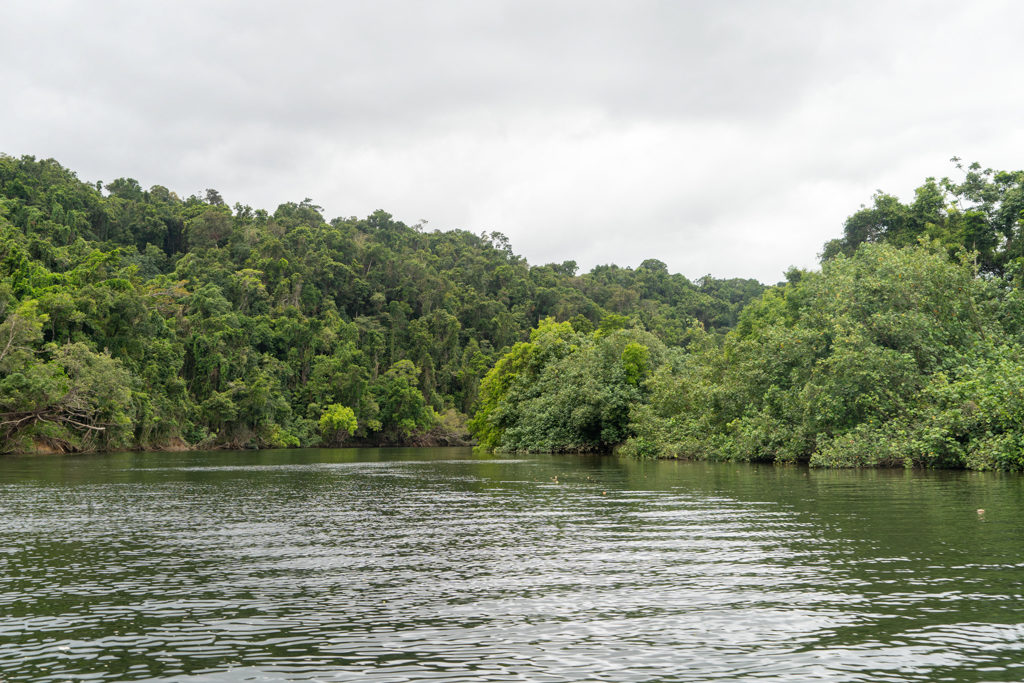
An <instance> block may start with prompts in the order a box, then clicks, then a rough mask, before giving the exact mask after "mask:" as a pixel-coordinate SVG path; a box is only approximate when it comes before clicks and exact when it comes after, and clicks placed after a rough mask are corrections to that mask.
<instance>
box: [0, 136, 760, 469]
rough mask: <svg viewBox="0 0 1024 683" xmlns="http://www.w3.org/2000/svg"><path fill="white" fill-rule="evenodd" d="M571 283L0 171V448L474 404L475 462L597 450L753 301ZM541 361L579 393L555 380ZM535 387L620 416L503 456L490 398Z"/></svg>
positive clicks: (123, 185)
mask: <svg viewBox="0 0 1024 683" xmlns="http://www.w3.org/2000/svg"><path fill="white" fill-rule="evenodd" d="M576 271H577V267H576V264H575V263H574V262H572V261H567V262H565V263H562V264H548V265H543V266H531V265H529V264H528V263H527V262H526V261H525V260H524V259H523V258H522V257H520V256H517V255H516V254H515V253H513V251H512V249H511V247H510V245H509V243H508V240H507V239H506V238H505V237H504V236H503V235H501V234H499V233H490V234H488V233H482V234H480V235H476V234H473V233H470V232H466V231H461V230H454V231H448V232H439V231H425V230H423V229H422V227H421V226H412V227H410V226H406V225H404V224H402V223H400V222H397V221H395V220H393V219H392V217H391V216H390V215H389V214H387V213H385V212H383V211H378V212H376V213H374V214H372V215H371V216H369V217H367V218H365V219H356V218H336V219H334V220H332V221H326V220H325V219H324V218H323V216H322V215H321V212H320V208H319V207H317V206H315V205H314V204H312V203H311V201H310V200H308V199H306V200H304V201H302V202H299V203H288V204H283V205H281V206H279V207H278V208H277V209H276V210H275V211H274V212H273V213H269V212H267V211H264V210H260V209H253V208H251V207H248V206H240V205H235V206H234V207H230V206H228V205H227V204H226V203H225V202H224V200H223V199H222V198H221V196H220V194H219V193H218V192H216V191H214V190H207V191H206V192H205V194H204V195H203V196H190V197H187V198H184V199H182V198H180V197H179V196H178V195H176V194H175V193H173V192H171V191H170V190H168V189H167V188H165V187H161V186H154V187H151V188H149V190H144V189H143V188H142V187H140V185H139V183H138V182H137V181H135V180H131V179H125V178H121V179H117V180H114V181H113V182H110V183H108V184H106V185H105V186H104V185H102V184H101V183H96V184H95V185H90V184H87V183H83V182H81V181H80V180H78V178H77V177H76V176H75V174H74V173H73V172H71V171H69V170H67V169H65V168H63V167H61V166H60V164H58V163H57V162H55V161H53V160H36V159H35V158H32V157H22V158H20V159H16V158H13V157H9V156H3V155H0V321H2V322H0V452H12V451H36V450H54V451H60V452H75V451H86V450H111V449H126V448H128V449H133V448H187V447H202V448H216V447H295V446H314V445H327V446H331V445H339V444H343V443H344V444H438V443H460V442H463V441H464V440H466V439H468V438H469V434H468V433H467V430H466V428H467V424H466V423H467V416H468V415H471V414H473V413H474V412H476V411H477V409H478V406H484V408H483V409H482V411H481V412H480V413H478V415H477V418H476V419H475V420H474V425H476V427H475V428H476V429H477V433H478V434H480V435H481V438H482V440H483V441H484V443H485V444H487V445H488V446H491V447H495V446H502V445H510V446H513V447H514V448H516V449H518V450H532V449H536V448H538V447H541V446H543V447H547V448H549V449H554V450H593V449H597V448H609V447H612V446H616V445H619V444H621V443H623V442H625V441H626V440H627V439H629V438H630V437H633V436H635V435H636V434H638V433H639V432H638V431H637V426H635V425H634V423H633V422H632V421H631V420H632V417H631V416H632V412H631V411H632V410H633V409H637V410H638V411H639V410H640V409H641V408H645V409H650V408H652V407H653V406H651V405H650V398H651V397H652V396H655V395H659V394H658V392H660V391H662V389H660V388H659V386H660V385H659V384H658V383H657V382H659V381H660V382H662V383H664V382H665V381H667V378H668V375H666V374H665V373H666V372H667V369H668V368H673V369H678V370H679V371H682V367H683V365H682V361H681V360H680V359H682V358H685V357H686V353H685V352H684V350H683V349H685V348H687V347H692V346H693V344H694V342H695V341H696V343H697V348H699V349H700V350H701V351H700V352H701V353H704V352H705V351H704V349H705V348H706V347H707V348H710V347H714V346H715V345H717V344H720V343H721V342H722V336H723V334H724V332H725V331H727V330H729V329H730V328H732V327H734V326H735V324H736V322H737V320H738V318H739V312H740V310H741V309H742V308H743V307H744V306H745V305H746V304H747V303H748V302H750V301H752V300H754V299H755V298H757V297H758V296H760V294H761V293H762V291H763V290H764V287H763V286H762V285H760V284H759V283H758V282H756V281H754V280H740V279H732V280H718V279H714V278H711V277H704V278H702V279H700V280H698V281H697V282H691V281H689V280H687V279H686V278H685V277H683V276H682V275H673V274H670V273H669V272H668V271H667V269H666V267H665V264H663V263H661V262H660V261H656V260H649V261H645V262H644V263H643V264H641V265H640V267H638V268H636V269H635V270H634V269H631V268H620V267H617V266H601V267H598V268H595V269H594V270H593V271H592V272H590V273H587V274H584V275H577V273H576ZM538 326H540V327H539V329H538V330H537V331H534V332H533V333H531V328H537V327H538ZM548 336H552V337H557V339H559V340H563V341H564V342H565V344H564V345H563V347H560V350H557V351H552V352H551V354H550V355H549V356H545V357H543V358H539V357H534V356H531V357H530V358H527V359H526V360H522V359H520V360H521V361H522V362H523V363H525V365H524V367H523V370H522V374H521V375H519V376H515V377H511V378H510V377H509V376H508V373H509V371H510V369H511V368H512V366H513V364H514V363H513V362H511V361H507V360H506V361H504V362H502V363H500V364H499V367H501V368H504V369H505V373H506V374H505V375H503V376H502V377H501V378H497V379H491V380H489V382H485V387H486V389H485V391H483V392H481V380H482V378H483V377H484V375H485V374H486V373H488V371H489V369H490V368H491V367H492V366H493V365H494V363H495V362H496V361H498V360H499V359H505V358H507V356H506V354H510V355H511V356H512V357H515V358H519V357H520V356H522V355H523V354H524V348H527V349H534V348H536V347H537V346H540V345H543V344H544V343H546V342H545V340H546V339H547V337H548ZM527 339H533V341H531V342H526V340H527ZM524 343H525V344H526V346H524ZM560 343H561V342H560ZM559 354H561V356H559ZM527 355H529V354H527ZM535 355H536V354H535ZM556 356H559V359H560V361H564V362H565V364H566V372H567V376H569V377H572V378H573V381H578V382H580V385H579V386H578V387H577V386H576V385H568V384H566V385H560V384H559V383H557V382H556V383H553V384H552V382H551V373H554V372H558V371H559V370H558V369H557V368H554V367H553V366H552V362H553V359H554V358H555V357H556ZM576 361H578V365H579V367H576V365H574V363H576ZM516 362H520V361H516ZM517 367H518V366H517ZM598 370H600V372H598ZM601 372H603V373H605V374H607V375H608V378H610V379H609V383H608V384H607V385H606V384H605V380H606V379H607V378H606V377H605V376H604V375H602V374H600V373H601ZM529 373H535V374H537V375H538V376H539V375H541V374H544V373H547V375H546V379H545V381H546V382H548V384H544V383H543V382H542V383H539V384H538V387H549V388H550V396H547V397H542V398H543V400H549V401H551V402H552V403H554V404H559V405H563V407H564V404H565V402H566V401H570V402H571V400H572V399H573V398H574V396H567V395H566V392H567V391H569V390H570V388H572V389H579V390H580V391H583V392H592V393H593V398H591V394H590V393H588V394H587V395H586V396H584V397H583V401H582V403H581V405H588V403H587V402H595V401H596V402H600V401H603V400H605V399H604V398H599V397H605V396H606V395H613V399H614V405H613V406H611V407H608V406H604V405H603V404H602V405H600V406H597V407H596V408H595V410H596V412H595V413H594V414H593V415H590V416H589V417H588V418H587V419H589V420H590V422H587V423H586V424H583V423H582V422H581V423H579V425H578V427H576V429H578V433H576V432H573V433H571V434H569V435H568V436H566V437H564V438H563V437H558V438H555V437H554V436H549V435H547V434H545V433H536V434H535V433H534V432H530V433H529V434H526V433H525V432H524V433H523V436H521V437H519V438H518V440H516V441H510V440H509V439H511V436H509V435H510V434H512V433H516V430H515V429H512V428H509V427H507V426H506V425H505V423H503V422H501V421H500V420H501V419H505V418H500V419H499V420H498V422H495V419H497V417H496V416H498V415H499V414H500V415H504V414H505V413H508V412H509V410H510V409H508V408H507V406H506V404H507V402H508V401H509V400H510V399H512V398H515V399H517V400H518V398H519V396H518V395H517V394H514V393H509V392H505V393H502V391H501V389H500V387H499V385H500V384H501V383H502V382H506V381H511V382H512V383H515V382H516V381H518V382H520V383H521V382H522V381H525V378H526V377H528V376H530V375H529ZM595 373H596V374H595ZM492 375H493V373H492ZM655 376H656V377H657V378H660V379H657V380H652V379H651V378H652V377H655ZM677 376H679V375H672V377H677ZM517 386H518V385H517ZM545 391H547V390H546V389H545ZM575 397H576V398H580V396H579V394H575ZM524 405H525V404H524ZM539 408H540V406H539V405H534V406H533V407H532V408H531V409H539ZM660 414H661V413H658V415H660ZM637 416H638V418H642V420H643V422H642V423H638V424H643V425H644V429H645V430H646V429H647V427H646V425H648V423H650V422H651V420H652V419H654V418H653V417H652V416H648V415H647V414H646V413H642V412H638V413H637ZM509 419H511V418H509ZM594 420H597V422H598V427H597V428H595V427H594V425H593V424H592V423H593V421H594ZM574 424H576V423H574V422H572V421H570V422H569V423H567V425H565V427H566V428H567V429H570V430H571V429H573V425H574ZM539 428H541V429H543V425H542V426H541V427H539ZM645 433H646V432H645ZM645 438H646V437H645ZM644 443H647V442H646V441H645V442H644ZM665 443H666V445H667V444H668V443H669V442H667V441H666V442H665ZM666 447H667V446H666ZM663 452H664V453H666V454H671V453H672V451H671V450H670V449H669V450H664V451H663Z"/></svg>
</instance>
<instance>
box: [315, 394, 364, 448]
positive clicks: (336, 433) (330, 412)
mask: <svg viewBox="0 0 1024 683" xmlns="http://www.w3.org/2000/svg"><path fill="white" fill-rule="evenodd" d="M358 428H359V425H358V423H357V422H356V414H355V411H353V410H352V409H351V408H349V407H348V406H343V405H341V404H340V403H332V404H331V405H329V406H327V408H326V409H325V410H324V413H323V415H321V416H320V432H321V433H322V434H323V436H324V442H325V443H327V444H334V443H341V442H342V441H344V440H345V439H346V438H348V437H350V436H352V435H353V434H355V433H356V429H358Z"/></svg>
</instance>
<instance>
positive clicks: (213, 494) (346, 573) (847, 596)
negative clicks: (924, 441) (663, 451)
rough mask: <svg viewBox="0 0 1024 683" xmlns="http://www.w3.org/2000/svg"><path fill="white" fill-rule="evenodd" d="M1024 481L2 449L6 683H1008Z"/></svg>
mask: <svg viewBox="0 0 1024 683" xmlns="http://www.w3.org/2000/svg"><path fill="white" fill-rule="evenodd" d="M1022 592H1024V477H1021V476H1017V475H1014V476H1005V475H998V474H983V473H967V472H905V471H817V470H808V469H806V468H802V467H772V466H756V465H735V464H709V463H680V462H640V461H631V460H622V459H617V458H612V457H550V456H524V457H500V456H496V457H487V456H478V455H474V454H473V453H472V452H471V451H470V450H468V449H348V450H344V449H342V450H296V451H256V452H215V453H160V454H154V453H150V454H139V453H119V454H110V455H97V456H82V457H48V456H35V457H6V458H2V459H0V680H2V681H5V682H10V681H69V680H111V681H113V680H116V681H129V680H132V681H141V680H152V681H210V682H214V681H216V682H222V681H245V680H253V681H300V680H301V681H348V680H360V681H426V680H430V681H469V680H472V681H587V680H593V681H738V680H743V681H871V682H879V681H929V682H931V681H1020V680H1024V598H1022V595H1021V594H1022Z"/></svg>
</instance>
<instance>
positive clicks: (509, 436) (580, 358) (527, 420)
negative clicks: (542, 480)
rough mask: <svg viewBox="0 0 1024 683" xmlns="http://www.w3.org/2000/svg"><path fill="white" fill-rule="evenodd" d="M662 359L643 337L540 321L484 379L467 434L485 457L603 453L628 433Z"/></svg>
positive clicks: (653, 341)
mask: <svg viewBox="0 0 1024 683" xmlns="http://www.w3.org/2000/svg"><path fill="white" fill-rule="evenodd" d="M664 355H665V347H664V345H663V344H662V343H661V342H660V341H659V340H658V339H657V338H656V337H655V336H654V335H651V334H649V333H647V332H644V331H642V330H638V329H631V330H624V329H614V328H610V327H608V326H606V327H605V328H604V329H598V330H597V331H596V332H594V333H592V334H581V333H578V332H576V331H575V330H574V329H573V327H572V325H571V324H569V323H557V322H555V321H554V320H553V319H550V318H549V319H546V320H543V321H541V323H540V325H539V326H538V327H537V328H536V329H535V330H533V331H532V332H531V334H530V341H529V342H524V343H521V344H518V345H516V346H515V347H514V348H513V349H512V350H511V351H509V352H508V353H507V354H506V355H505V356H503V357H502V358H501V359H499V361H498V362H497V363H496V364H495V366H494V368H493V369H492V370H491V371H490V372H489V373H488V374H487V376H486V377H484V380H483V382H482V383H481V403H480V408H479V410H478V411H477V413H476V415H474V417H473V419H472V420H471V421H470V423H469V427H470V430H471V431H472V432H473V434H474V435H475V436H476V437H477V438H478V439H479V442H480V445H481V447H483V448H485V449H489V450H503V451H518V452H536V451H544V452H586V451H601V450H608V449H610V448H612V447H614V446H616V445H617V444H620V443H622V442H623V441H625V440H626V439H627V438H628V437H629V436H630V435H631V434H632V431H631V428H630V410H631V408H632V407H633V406H635V405H636V404H637V403H639V402H642V401H644V400H645V396H646V392H645V390H644V389H643V386H642V381H643V379H644V378H645V377H646V376H647V375H648V373H649V372H650V371H651V369H652V368H654V367H657V366H658V364H660V362H661V361H662V359H663V358H664Z"/></svg>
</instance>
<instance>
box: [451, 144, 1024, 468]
mask: <svg viewBox="0 0 1024 683" xmlns="http://www.w3.org/2000/svg"><path fill="white" fill-rule="evenodd" d="M958 167H959V166H958ZM959 169H960V171H961V172H962V175H963V180H962V182H954V181H951V180H949V179H943V180H941V181H936V180H935V179H931V178H930V179H928V180H927V181H926V182H925V184H924V185H923V186H921V187H920V188H919V189H918V190H917V191H916V193H915V197H914V200H913V201H912V202H911V203H909V204H904V203H901V202H900V201H899V200H898V199H896V198H895V197H892V196H891V195H886V194H883V193H878V194H876V195H875V197H874V201H873V204H872V205H871V206H868V207H863V208H862V209H861V210H859V211H857V212H856V213H855V214H853V215H852V216H851V217H850V218H849V219H848V220H847V221H846V224H845V228H844V234H843V236H842V238H840V239H836V240H833V241H831V242H829V243H827V244H826V245H825V247H824V251H823V255H822V268H821V270H820V271H815V272H807V271H799V270H791V271H790V272H789V273H788V274H787V281H786V282H784V283H780V285H779V286H777V287H773V288H770V289H769V290H767V291H766V292H765V293H764V295H763V296H762V297H760V298H759V299H757V300H755V301H754V302H752V303H751V304H750V305H748V306H747V307H746V308H744V309H743V311H742V312H741V313H740V317H739V321H738V324H737V325H736V326H735V328H733V329H732V330H730V331H729V332H728V333H727V334H725V335H724V336H722V335H715V334H711V333H709V332H708V330H707V329H706V328H705V327H704V326H701V325H694V327H693V328H692V329H691V330H690V331H689V336H688V337H687V339H686V343H685V344H683V345H678V344H664V343H662V341H661V340H659V339H657V338H656V337H655V336H653V335H650V334H647V333H646V332H644V331H643V330H642V329H640V328H639V327H638V326H634V327H633V329H631V330H629V331H628V332H626V331H613V332H610V333H602V332H601V331H598V332H597V333H594V334H584V333H582V331H578V330H575V329H573V328H572V327H571V326H567V325H565V324H559V323H556V322H555V321H553V320H549V321H544V322H542V323H541V325H540V326H539V327H538V328H537V329H536V330H535V331H534V333H533V335H532V337H531V339H530V341H528V342H525V343H522V344H519V345H517V346H516V347H515V348H513V350H512V351H511V352H509V353H508V354H506V355H505V356H503V357H502V358H501V359H499V361H498V362H497V364H496V365H495V367H494V368H493V369H492V370H491V371H490V372H489V373H488V374H487V375H486V376H485V378H484V380H483V382H482V383H481V390H480V395H481V405H480V409H479V411H478V413H477V414H476V416H475V417H474V419H473V422H472V423H471V424H472V426H473V427H474V430H475V432H476V433H477V434H479V436H480V439H481V444H482V445H483V446H485V447H488V448H494V449H500V450H514V451H546V450H554V451H584V450H598V449H603V448H605V447H608V446H611V445H615V444H620V445H621V452H624V453H629V454H632V455H636V456H641V457H687V458H713V459H730V460H747V461H749V460H756V461H769V462H809V463H811V464H812V465H819V466H843V467H848V466H908V467H913V466H920V467H968V468H974V469H1004V470H1020V469H1024V336H1022V335H1024V294H1022V285H1024V172H1014V173H1007V172H998V173H997V172H994V171H991V170H983V169H981V168H980V167H979V166H978V165H976V164H975V165H972V166H970V167H969V168H966V169H964V168H962V167H959ZM616 354H618V356H617V357H616Z"/></svg>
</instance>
